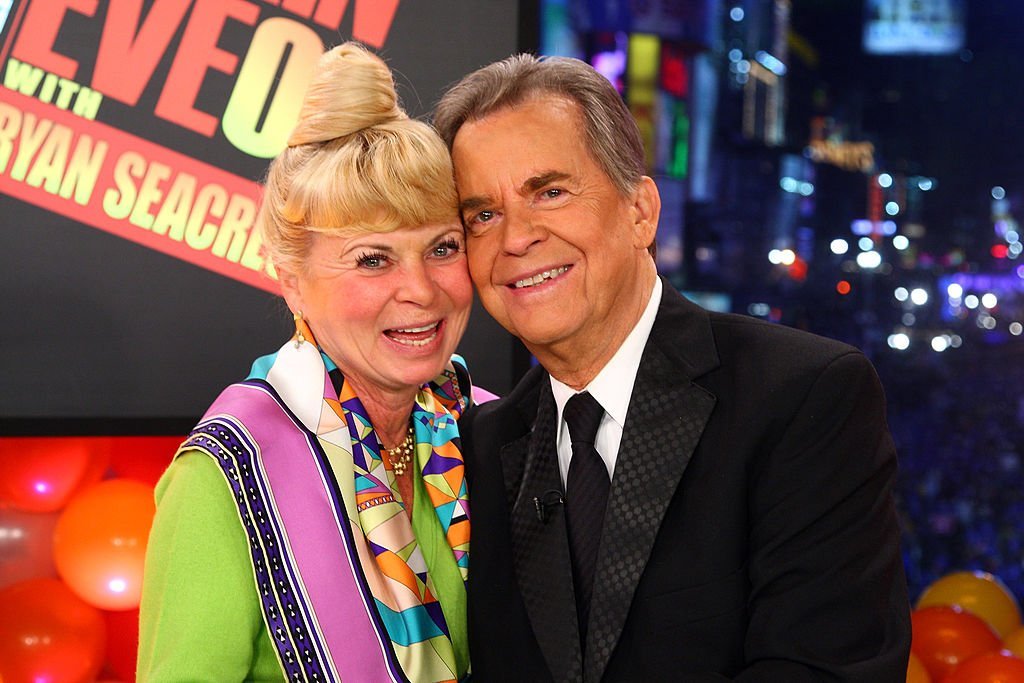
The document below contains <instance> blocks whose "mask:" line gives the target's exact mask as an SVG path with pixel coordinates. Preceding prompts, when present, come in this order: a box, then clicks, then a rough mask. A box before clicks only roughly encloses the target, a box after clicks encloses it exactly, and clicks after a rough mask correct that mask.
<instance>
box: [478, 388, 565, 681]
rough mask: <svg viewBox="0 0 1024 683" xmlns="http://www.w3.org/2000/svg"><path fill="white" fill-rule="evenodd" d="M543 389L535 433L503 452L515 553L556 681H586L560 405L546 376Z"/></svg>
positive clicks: (535, 627)
mask: <svg viewBox="0 0 1024 683" xmlns="http://www.w3.org/2000/svg"><path fill="white" fill-rule="evenodd" d="M539 384H540V386H539V388H538V389H539V396H538V404H537V412H536V422H535V423H534V426H533V430H532V431H531V432H530V433H528V434H526V435H525V436H523V437H521V438H519V439H518V440H516V441H512V442H511V443H509V444H507V445H506V446H505V447H504V448H502V450H501V460H502V469H503V471H504V473H505V489H506V494H507V495H508V498H509V509H510V510H511V513H510V517H511V519H510V525H511V532H512V552H513V556H514V558H515V566H516V576H517V578H518V580H519V589H520V593H521V594H522V596H523V602H524V603H525V605H526V612H527V614H528V615H529V617H530V622H531V624H532V625H533V632H534V635H535V636H536V637H537V642H538V644H539V645H540V649H541V652H543V653H544V658H545V660H546V661H547V664H548V668H549V669H550V670H551V675H552V677H553V679H554V680H556V681H581V680H582V673H583V661H582V655H581V651H580V642H579V627H578V625H577V623H576V622H577V619H576V603H575V597H574V594H573V588H572V568H571V566H570V559H569V544H568V539H567V537H566V528H565V514H564V509H563V506H562V505H561V504H560V501H561V496H562V480H561V476H560V475H559V473H558V458H557V455H556V452H555V417H556V410H555V401H554V397H553V396H552V395H551V385H550V384H549V383H548V381H547V376H546V375H545V376H544V379H543V380H542V381H541V382H540V383H539ZM535 499H536V500H540V501H542V502H544V501H547V502H548V503H549V504H548V505H547V506H543V507H542V511H543V514H539V512H538V506H537V502H536V500H535ZM550 503H554V504H550ZM542 517H544V519H542ZM495 647H500V644H495Z"/></svg>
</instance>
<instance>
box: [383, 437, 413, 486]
mask: <svg viewBox="0 0 1024 683" xmlns="http://www.w3.org/2000/svg"><path fill="white" fill-rule="evenodd" d="M415 446H416V433H415V432H414V431H413V428H412V425H411V424H410V425H409V431H407V432H406V433H405V440H404V441H402V443H400V444H399V445H397V446H395V447H394V448H385V449H384V451H385V452H386V453H387V454H388V461H389V462H390V463H391V469H393V470H394V471H395V474H396V475H397V476H399V477H400V476H402V475H403V474H405V469H406V467H408V466H409V463H410V462H412V452H413V449H414V448H415Z"/></svg>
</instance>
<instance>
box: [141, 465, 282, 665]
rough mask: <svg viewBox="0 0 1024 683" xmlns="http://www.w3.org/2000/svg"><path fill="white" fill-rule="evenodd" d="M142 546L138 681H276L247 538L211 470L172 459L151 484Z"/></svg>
mask: <svg viewBox="0 0 1024 683" xmlns="http://www.w3.org/2000/svg"><path fill="white" fill-rule="evenodd" d="M156 501H157V512H156V517H155V518H154V520H153V528H152V531H151V532H150V537H149V545H148V547H147V549H146V566H145V574H144V579H143V587H142V604H141V608H140V614H139V619H140V624H139V660H138V680H139V681H140V682H143V681H144V682H149V681H153V682H160V681H241V680H257V681H264V680H282V679H283V673H282V671H281V667H280V665H279V664H278V662H277V658H276V655H275V653H274V649H273V643H272V642H271V640H270V638H269V636H268V634H267V630H266V627H265V625H264V623H263V617H262V614H261V612H260V607H259V600H258V595H257V592H256V585H255V580H254V578H253V570H252V562H251V560H250V555H249V546H248V540H247V539H246V536H245V533H244V531H243V529H242V525H241V523H240V521H239V516H238V509H237V507H236V505H235V502H234V500H233V498H232V496H231V491H230V489H229V488H228V486H227V483H226V480H225V478H224V475H223V474H222V472H221V470H220V467H219V466H218V465H217V463H216V462H214V461H213V459H212V458H210V457H209V456H208V455H205V454H203V453H198V452H193V453H186V454H184V455H182V456H179V457H178V458H177V459H176V460H175V461H174V462H173V463H172V464H171V466H170V467H169V468H168V469H167V472H166V473H165V474H164V475H163V477H162V478H161V479H160V481H159V482H158V483H157V486H156Z"/></svg>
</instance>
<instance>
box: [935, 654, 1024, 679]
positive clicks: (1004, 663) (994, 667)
mask: <svg viewBox="0 0 1024 683" xmlns="http://www.w3.org/2000/svg"><path fill="white" fill-rule="evenodd" d="M1021 681H1024V659H1020V658H1018V657H1014V656H1013V655H1011V654H1010V653H1009V652H1006V651H1005V650H1004V651H1003V652H986V653H985V654H981V655H978V656H977V657H971V658H970V659H968V660H967V661H966V662H964V663H963V664H961V665H960V666H958V667H956V668H955V669H953V673H951V674H950V675H949V676H948V677H947V678H946V679H945V681H944V682H943V683H1020V682H1021Z"/></svg>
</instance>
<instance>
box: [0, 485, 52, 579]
mask: <svg viewBox="0 0 1024 683" xmlns="http://www.w3.org/2000/svg"><path fill="white" fill-rule="evenodd" d="M58 515H59V513H57V512H22V511H20V510H15V509H14V508H12V507H10V506H7V507H4V506H3V505H0V588H3V587H4V586H10V585H11V584H15V583H20V582H21V581H26V580H28V579H38V578H42V577H48V578H57V569H56V567H54V565H53V528H54V526H56V525H57V517H58Z"/></svg>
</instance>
